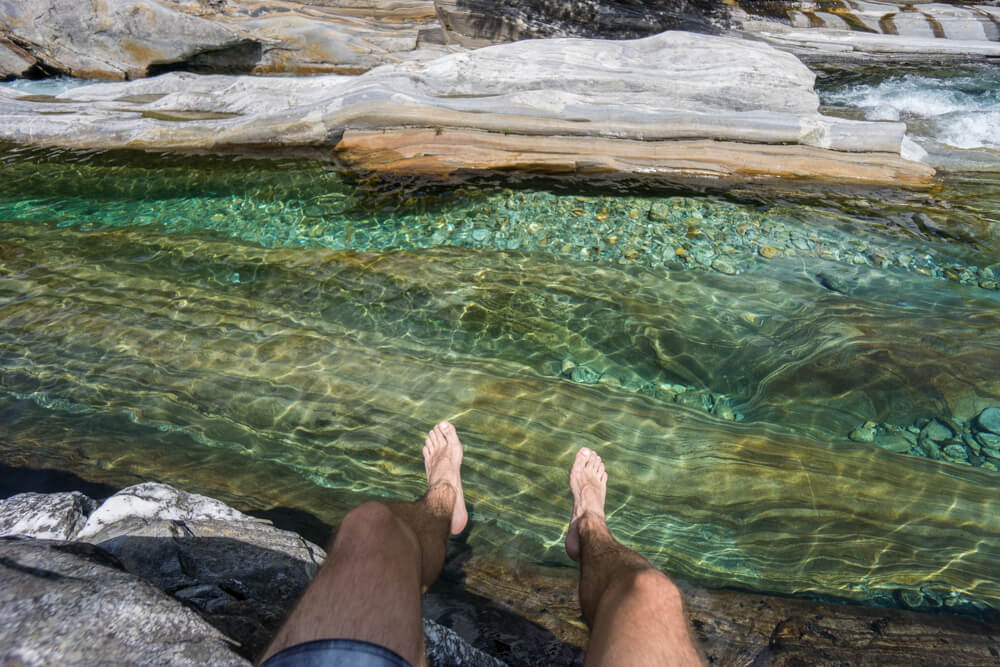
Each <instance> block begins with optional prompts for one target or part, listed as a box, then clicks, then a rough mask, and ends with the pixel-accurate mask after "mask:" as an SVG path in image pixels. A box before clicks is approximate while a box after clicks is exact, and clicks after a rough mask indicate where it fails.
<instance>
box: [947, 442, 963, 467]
mask: <svg viewBox="0 0 1000 667" xmlns="http://www.w3.org/2000/svg"><path fill="white" fill-rule="evenodd" d="M944 455H945V458H946V459H948V460H949V461H953V462H956V463H967V462H968V460H969V456H968V452H966V450H965V446H964V445H957V444H953V445H946V446H945V448H944Z"/></svg>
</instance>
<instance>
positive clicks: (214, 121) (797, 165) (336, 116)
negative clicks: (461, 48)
mask: <svg viewBox="0 0 1000 667" xmlns="http://www.w3.org/2000/svg"><path fill="white" fill-rule="evenodd" d="M514 63H516V64H517V66H512V64H514ZM813 82H814V75H813V74H812V72H810V71H809V70H808V69H807V68H806V67H805V66H804V65H803V64H802V63H801V62H799V61H798V60H797V59H796V58H794V57H793V56H791V55H789V54H786V53H782V52H781V51H779V50H777V49H774V48H772V47H769V46H767V45H764V44H760V43H756V42H751V41H747V40H741V39H736V38H723V37H712V36H707V35H695V34H691V33H682V32H669V33H663V34H660V35H656V36H653V37H648V38H645V39H639V40H632V41H618V42H616V41H602V40H584V39H554V40H536V41H526V42H517V43H513V44H504V45H498V46H493V47H487V48H484V49H480V50H477V51H473V52H468V53H456V54H450V55H447V56H443V57H441V58H437V59H435V60H432V61H429V62H408V63H403V64H400V65H391V66H384V67H379V68H377V69H375V70H372V71H370V72H368V73H366V74H364V75H361V76H356V77H349V76H337V75H327V76H323V77H314V78H310V79H296V78H262V77H237V76H205V77H199V76H196V75H191V74H170V75H165V76H161V77H157V78H155V79H149V80H144V81H137V82H131V83H123V84H103V85H96V86H85V87H81V88H76V89H74V90H71V91H68V92H66V93H63V94H62V95H59V96H58V97H57V98H55V99H45V98H43V99H38V98H26V97H23V96H20V95H18V94H17V93H15V92H13V91H3V90H0V139H4V140H7V141H13V142H16V143H26V144H41V145H49V146H52V145H56V146H66V147H72V148H86V149H106V148H138V149H146V150H178V151H206V150H233V151H246V152H253V151H257V152H259V151H261V150H263V149H266V150H268V151H274V150H276V149H284V150H288V151H293V150H302V149H313V150H315V149H327V148H330V147H333V146H335V145H337V146H338V150H339V152H340V153H341V154H342V156H344V155H346V159H345V163H347V164H358V165H361V166H360V167H359V168H366V167H364V166H363V165H374V164H378V163H381V162H383V161H384V160H383V157H382V156H379V155H376V154H372V155H365V154H363V153H359V148H360V147H361V144H359V143H358V142H356V141H355V142H353V143H350V144H346V143H344V142H340V143H339V145H338V141H339V139H340V138H341V137H342V136H345V134H344V133H345V132H350V131H353V130H372V131H377V132H382V131H386V130H389V131H391V132H393V133H395V134H394V136H395V137H403V136H407V137H409V136H414V135H407V134H406V132H408V131H410V128H430V129H433V130H434V131H435V133H436V134H439V135H441V134H443V135H445V136H447V137H448V138H447V139H446V140H443V141H445V143H447V144H449V145H450V146H452V148H449V149H448V150H452V151H453V153H454V155H453V156H452V158H450V159H451V161H452V162H455V161H456V160H459V162H456V163H455V168H458V169H469V170H481V169H484V168H488V167H484V166H483V164H484V163H488V162H491V161H493V160H492V159H488V160H485V161H484V160H481V159H479V153H480V152H482V151H483V150H484V149H483V146H484V143H489V144H491V145H495V144H497V142H498V141H499V140H497V139H490V140H489V141H486V140H485V139H484V138H483V133H482V132H475V131H474V130H488V131H490V132H492V133H495V134H496V135H497V136H498V137H500V136H502V137H511V138H510V139H509V141H510V142H514V143H516V142H517V141H521V142H522V143H523V144H524V145H526V146H528V147H532V146H535V145H536V144H538V143H539V140H538V139H537V137H539V136H542V137H545V141H546V142H555V143H558V144H559V146H558V147H557V148H555V149H553V150H551V151H550V150H549V149H548V148H546V149H545V151H544V152H551V153H553V159H552V160H548V159H546V158H544V157H542V158H540V159H536V157H534V156H527V157H526V158H525V159H522V160H514V161H508V163H507V164H505V165H504V166H503V167H502V168H505V169H515V170H519V171H520V170H527V171H534V170H535V166H539V168H540V169H541V170H542V171H546V172H551V171H553V170H555V171H565V168H564V167H563V166H556V167H554V168H550V166H545V165H546V164H549V163H553V162H557V163H565V162H567V161H569V162H570V163H579V165H578V166H576V167H574V169H576V170H577V171H580V172H581V173H585V172H586V170H587V168H588V165H590V164H591V163H593V162H594V161H595V160H597V161H598V164H597V169H596V171H598V172H600V173H602V174H603V173H607V172H608V171H611V172H614V171H618V170H619V169H622V168H624V173H625V174H631V173H632V171H633V167H631V166H629V165H627V164H624V163H623V161H622V157H623V156H628V155H639V154H642V155H643V156H644V157H643V158H642V160H641V162H642V164H639V165H637V166H636V167H635V168H637V169H646V168H647V167H649V168H650V172H649V173H650V174H653V175H664V174H673V173H675V172H677V171H678V170H680V171H685V172H687V171H693V172H697V173H700V174H703V175H706V176H707V177H709V178H718V177H719V176H720V175H727V176H733V177H734V178H736V179H748V178H749V179H756V178H759V177H774V178H788V177H794V178H798V179H806V180H808V179H813V178H815V179H822V180H838V178H839V177H836V176H831V173H832V171H836V169H833V168H832V167H830V166H829V165H830V164H832V163H840V164H841V165H843V166H844V167H845V168H846V170H847V172H856V173H857V174H858V175H850V176H849V178H848V179H847V180H852V181H855V182H876V183H899V182H902V183H916V182H926V181H928V180H929V178H930V176H931V175H932V174H933V172H932V171H931V170H929V169H928V168H926V167H923V166H921V165H918V164H915V163H913V162H910V161H902V160H900V159H899V158H898V157H895V158H893V157H892V155H891V154H894V155H895V156H899V155H900V152H901V150H902V149H903V145H904V134H905V129H906V128H905V125H904V124H903V123H883V122H867V121H852V120H845V119H838V118H830V117H826V116H822V115H821V114H820V113H819V111H818V108H819V101H818V97H817V96H816V93H815V91H814V90H813ZM219 114H235V116H233V117H230V118H220V117H219ZM183 118H187V119H193V120H188V121H187V122H176V121H178V120H179V119H183ZM446 128H448V129H451V128H456V129H462V130H468V132H466V133H464V134H463V133H456V132H450V131H444V130H445V129H446ZM555 135H558V136H555ZM563 138H568V139H567V140H565V141H564V140H563ZM462 140H468V141H469V142H471V143H469V144H467V145H465V146H464V147H463V146H461V145H459V143H458V142H460V141H462ZM682 140H706V143H704V144H693V143H686V144H683V143H674V142H678V141H682ZM719 140H722V142H724V143H720V142H719ZM505 141H507V140H505ZM611 141H618V142H620V145H617V146H616V147H615V148H614V149H613V150H612V151H611V153H610V154H609V155H604V154H603V152H604V151H605V150H606V149H607V148H608V147H609V145H610V144H609V143H608V142H611ZM560 142H562V143H560ZM658 142H663V143H662V144H660V143H658ZM425 143H426V142H425ZM435 143H440V142H435ZM757 144H769V145H771V146H770V147H765V148H759V147H758V146H757ZM789 146H790V147H791V148H793V149H797V148H801V147H802V146H808V147H812V148H816V149H824V150H822V151H819V152H816V153H812V152H808V151H807V152H805V153H801V154H800V153H796V151H795V150H792V151H791V152H782V150H777V151H776V152H775V151H774V149H783V148H788V147H789ZM650 147H652V149H653V153H650V152H649V150H648V149H650ZM702 148H704V149H706V150H705V152H701V153H695V154H690V151H691V150H692V149H698V150H700V149H702ZM379 150H381V149H379ZM490 150H492V148H491V149H490ZM513 150H521V149H520V148H514V149H513ZM438 151H439V147H435V148H433V149H432V150H431V154H430V155H429V157H430V158H431V159H433V154H434V153H436V152H438ZM656 151H666V152H667V153H668V156H667V158H666V159H667V162H666V163H664V164H661V163H660V162H659V161H658V160H659V158H658V157H657V156H656V154H655V152H656ZM532 152H535V153H537V152H538V150H536V149H532ZM772 153H773V155H772ZM853 153H856V154H853ZM875 153H878V154H888V155H878V156H873V154H875ZM688 154H690V158H691V160H692V161H693V163H692V166H690V167H684V166H683V165H681V166H680V167H679V166H678V165H677V164H671V163H670V160H673V159H674V158H673V156H675V155H676V156H681V155H688ZM762 154H767V155H769V156H770V157H766V158H762V157H761V156H762ZM463 156H467V159H466V160H465V161H464V163H462V162H461V160H460V158H462V157H463ZM595 156H596V157H595ZM405 159H409V158H405ZM405 159H404V161H405ZM720 160H721V162H720ZM887 160H888V162H886V161H887ZM682 161H683V160H682ZM625 162H627V160H625ZM675 162H676V161H675ZM889 163H891V164H889ZM402 164H403V162H401V161H400V160H396V161H394V163H393V169H392V170H393V171H400V170H401V169H400V168H401V165H402ZM821 164H826V165H827V166H825V167H820V165H821ZM852 165H854V166H857V167H858V168H857V169H856V170H855V169H853V168H852ZM887 165H888V169H885V167H886V166H887ZM873 166H875V169H874V170H873V169H872V167H873Z"/></svg>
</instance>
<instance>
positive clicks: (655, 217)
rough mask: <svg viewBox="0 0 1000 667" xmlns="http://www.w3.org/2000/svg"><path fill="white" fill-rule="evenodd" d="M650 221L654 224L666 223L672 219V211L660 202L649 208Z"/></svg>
mask: <svg viewBox="0 0 1000 667" xmlns="http://www.w3.org/2000/svg"><path fill="white" fill-rule="evenodd" d="M649 219H650V220H652V221H653V222H666V221H667V220H669V219H670V209H669V208H668V207H667V205H666V204H661V203H659V202H657V203H655V204H653V205H652V206H650V207H649Z"/></svg>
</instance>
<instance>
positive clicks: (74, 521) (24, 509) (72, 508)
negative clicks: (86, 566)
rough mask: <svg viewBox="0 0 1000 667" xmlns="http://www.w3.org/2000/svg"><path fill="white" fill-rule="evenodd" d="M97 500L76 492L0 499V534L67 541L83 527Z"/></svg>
mask: <svg viewBox="0 0 1000 667" xmlns="http://www.w3.org/2000/svg"><path fill="white" fill-rule="evenodd" d="M95 507H97V503H95V502H94V501H93V500H91V499H90V498H88V497H87V496H85V495H83V494H82V493H79V492H77V491H72V492H69V493H19V494H17V495H16V496H11V497H10V498H7V499H5V500H0V536H4V535H26V536H29V537H36V538H39V539H45V540H69V539H72V538H73V536H74V535H76V533H78V532H79V531H80V529H81V528H83V526H84V524H85V523H86V522H87V517H88V516H89V515H90V513H91V512H93V511H94V508H95Z"/></svg>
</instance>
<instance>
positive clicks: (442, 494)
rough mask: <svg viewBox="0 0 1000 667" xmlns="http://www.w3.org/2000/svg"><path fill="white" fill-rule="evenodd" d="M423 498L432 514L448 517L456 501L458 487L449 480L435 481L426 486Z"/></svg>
mask: <svg viewBox="0 0 1000 667" xmlns="http://www.w3.org/2000/svg"><path fill="white" fill-rule="evenodd" d="M424 500H425V501H426V502H427V505H428V507H429V508H430V510H431V511H432V512H434V514H440V515H441V516H448V517H450V516H451V514H452V512H453V511H454V510H455V503H456V502H457V501H458V489H456V488H455V487H454V485H452V483H451V482H437V483H435V484H434V485H433V486H431V487H428V489H427V493H426V494H425V495H424Z"/></svg>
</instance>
